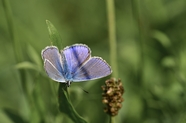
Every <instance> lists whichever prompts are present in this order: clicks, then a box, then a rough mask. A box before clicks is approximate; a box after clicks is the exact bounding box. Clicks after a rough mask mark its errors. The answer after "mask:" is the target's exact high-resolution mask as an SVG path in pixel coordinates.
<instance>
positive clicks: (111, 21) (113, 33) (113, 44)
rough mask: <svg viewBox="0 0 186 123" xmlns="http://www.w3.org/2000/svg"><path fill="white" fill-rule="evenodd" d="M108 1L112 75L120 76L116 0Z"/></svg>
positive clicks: (111, 121) (111, 118)
mask: <svg viewBox="0 0 186 123" xmlns="http://www.w3.org/2000/svg"><path fill="white" fill-rule="evenodd" d="M106 2H107V16H108V27H109V42H110V62H111V66H112V70H113V74H112V77H114V78H118V68H117V52H116V51H117V50H116V49H117V48H116V47H117V46H116V25H115V11H114V10H115V8H114V0H106ZM114 119H115V117H112V116H110V123H115V120H114Z"/></svg>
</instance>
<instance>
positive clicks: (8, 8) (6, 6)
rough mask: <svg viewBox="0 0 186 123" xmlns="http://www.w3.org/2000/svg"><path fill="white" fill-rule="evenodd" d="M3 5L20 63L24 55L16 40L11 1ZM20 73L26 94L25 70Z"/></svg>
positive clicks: (17, 59) (7, 0) (4, 0)
mask: <svg viewBox="0 0 186 123" xmlns="http://www.w3.org/2000/svg"><path fill="white" fill-rule="evenodd" d="M2 3H3V8H4V11H5V16H6V19H7V26H8V31H9V33H10V38H11V40H12V42H13V47H14V53H15V58H16V62H17V63H19V62H21V61H23V55H22V51H21V45H20V41H19V40H16V35H15V28H14V23H13V17H12V10H11V6H10V2H9V0H2ZM19 73H20V78H21V84H22V89H23V91H24V92H26V85H25V72H24V70H19Z"/></svg>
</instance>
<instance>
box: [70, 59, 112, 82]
mask: <svg viewBox="0 0 186 123" xmlns="http://www.w3.org/2000/svg"><path fill="white" fill-rule="evenodd" d="M111 73H112V70H111V68H110V66H109V65H108V64H107V63H106V62H105V61H104V60H103V59H102V58H100V57H91V58H90V59H89V60H88V61H87V62H86V63H85V64H83V65H82V66H81V67H80V68H79V69H78V70H77V71H76V72H75V73H74V75H73V81H74V82H80V81H87V80H94V79H98V78H102V77H105V76H108V75H110V74H111Z"/></svg>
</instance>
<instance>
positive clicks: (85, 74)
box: [41, 44, 112, 86]
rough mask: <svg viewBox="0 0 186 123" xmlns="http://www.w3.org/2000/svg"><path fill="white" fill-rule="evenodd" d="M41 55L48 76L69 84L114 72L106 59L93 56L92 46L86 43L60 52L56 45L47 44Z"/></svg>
mask: <svg viewBox="0 0 186 123" xmlns="http://www.w3.org/2000/svg"><path fill="white" fill-rule="evenodd" d="M41 55H42V59H43V60H44V68H45V71H46V73H47V74H48V76H49V77H50V78H51V79H53V80H54V81H57V82H63V83H67V85H68V86H70V84H71V82H81V81H88V80H94V79H98V78H102V77H105V76H108V75H110V74H111V73H112V70H111V68H110V66H109V65H108V64H107V63H106V61H104V60H103V59H102V58H100V57H91V51H90V48H89V47H88V46H87V45H84V44H74V45H71V46H68V47H66V48H64V50H61V51H60V52H59V50H58V48H57V47H55V46H47V47H46V48H45V49H43V50H42V52H41Z"/></svg>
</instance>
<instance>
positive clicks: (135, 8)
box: [131, 0, 144, 85]
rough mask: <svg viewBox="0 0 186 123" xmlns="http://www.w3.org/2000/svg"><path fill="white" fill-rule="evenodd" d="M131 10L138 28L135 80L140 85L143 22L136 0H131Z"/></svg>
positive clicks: (142, 54) (142, 64) (142, 57)
mask: <svg viewBox="0 0 186 123" xmlns="http://www.w3.org/2000/svg"><path fill="white" fill-rule="evenodd" d="M131 2H132V10H133V16H134V19H135V20H136V22H137V28H138V34H139V42H138V43H139V49H140V52H139V53H140V54H139V55H140V61H139V65H138V66H139V68H138V75H137V81H138V84H139V85H141V84H142V82H143V68H144V35H143V31H144V30H142V27H143V23H142V20H141V17H140V8H139V1H138V0H132V1H131Z"/></svg>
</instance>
